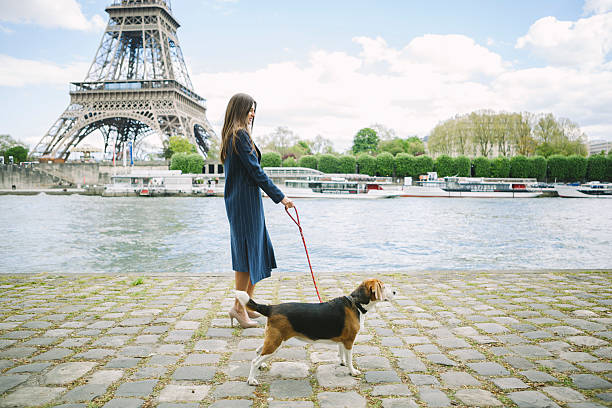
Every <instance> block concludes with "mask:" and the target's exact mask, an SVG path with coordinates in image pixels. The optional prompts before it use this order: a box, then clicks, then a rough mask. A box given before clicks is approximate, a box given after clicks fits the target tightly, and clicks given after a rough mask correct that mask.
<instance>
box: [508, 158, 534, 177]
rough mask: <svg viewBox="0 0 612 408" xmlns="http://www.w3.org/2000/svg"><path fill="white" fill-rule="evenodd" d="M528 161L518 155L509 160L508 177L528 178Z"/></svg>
mask: <svg viewBox="0 0 612 408" xmlns="http://www.w3.org/2000/svg"><path fill="white" fill-rule="evenodd" d="M529 167H530V166H529V161H528V160H527V158H526V157H525V156H522V155H518V156H514V157H512V158H511V159H510V177H515V178H527V177H529Z"/></svg>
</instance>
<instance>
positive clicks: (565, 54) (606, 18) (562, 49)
mask: <svg viewBox="0 0 612 408" xmlns="http://www.w3.org/2000/svg"><path fill="white" fill-rule="evenodd" d="M516 48H526V49H529V50H531V51H532V52H533V53H534V54H536V55H538V56H541V57H543V58H545V59H546V60H547V61H549V62H550V63H551V64H554V65H566V66H582V67H584V66H591V67H592V66H598V65H602V64H603V63H604V62H605V60H606V57H607V55H608V54H609V53H610V51H611V50H612V13H606V14H598V15H594V16H591V17H588V18H582V19H579V20H578V21H559V20H557V19H556V18H555V17H544V18H541V19H539V20H538V21H536V22H535V23H534V24H533V25H532V26H531V27H530V28H529V31H528V32H527V34H526V35H524V36H523V37H520V38H519V39H518V40H517V42H516Z"/></svg>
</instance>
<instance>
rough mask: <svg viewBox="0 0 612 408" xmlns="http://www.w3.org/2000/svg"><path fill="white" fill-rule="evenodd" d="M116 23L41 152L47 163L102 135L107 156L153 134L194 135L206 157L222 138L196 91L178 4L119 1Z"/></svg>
mask: <svg viewBox="0 0 612 408" xmlns="http://www.w3.org/2000/svg"><path fill="white" fill-rule="evenodd" d="M106 12H107V13H108V14H109V20H108V25H107V27H106V30H105V32H104V35H103V37H102V41H101V43H100V46H99V48H98V51H97V53H96V56H95V57H94V60H93V63H92V64H91V67H90V68H89V71H88V73H87V76H86V78H85V80H84V81H83V82H73V83H71V87H70V105H69V106H68V108H67V109H66V110H65V111H64V113H63V114H62V115H61V116H60V118H59V119H58V120H57V121H56V122H55V124H54V125H53V126H52V127H51V128H50V129H49V131H48V132H47V133H46V134H45V136H44V137H43V138H42V139H41V141H40V142H39V143H38V144H37V145H36V147H35V148H34V151H33V154H34V155H35V156H38V157H40V158H51V159H64V160H65V159H67V158H68V156H69V155H70V150H71V149H72V148H74V147H75V146H77V145H78V144H79V143H80V142H81V141H82V140H83V139H85V138H86V137H87V136H88V135H90V134H91V133H92V132H94V131H100V132H101V133H102V136H103V138H104V151H105V153H106V152H107V150H108V149H109V147H110V148H111V149H112V150H111V151H112V153H113V154H116V153H117V152H119V151H123V149H124V148H125V146H126V144H127V143H128V142H129V141H132V142H133V143H138V142H141V141H142V140H143V139H144V137H146V136H148V135H150V134H153V133H155V134H158V135H159V136H160V138H161V140H162V141H163V140H165V139H166V138H168V137H170V136H174V135H181V136H185V137H187V138H188V139H189V140H190V141H191V142H192V143H193V144H195V145H197V146H198V147H199V149H200V152H201V153H202V154H203V155H204V156H206V154H207V152H208V149H209V145H210V138H211V137H216V136H215V134H214V131H213V129H212V127H211V126H210V124H209V122H208V120H207V119H206V100H205V99H204V98H202V97H201V96H199V95H198V94H196V93H195V92H194V90H193V85H192V83H191V79H190V78H189V73H188V72H187V67H186V65H185V61H184V59H183V54H182V52H181V48H180V46H179V42H178V37H177V35H176V30H177V29H178V28H179V26H180V25H179V23H178V21H177V20H176V19H175V18H174V17H173V15H172V10H171V5H170V0H114V2H113V3H112V4H111V5H110V6H109V7H107V8H106Z"/></svg>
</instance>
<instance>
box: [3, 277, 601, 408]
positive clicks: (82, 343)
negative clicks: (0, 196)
mask: <svg viewBox="0 0 612 408" xmlns="http://www.w3.org/2000/svg"><path fill="white" fill-rule="evenodd" d="M367 277H378V278H379V279H381V280H383V281H385V282H386V283H387V284H390V285H392V286H393V287H394V288H395V289H396V291H397V296H396V297H395V299H394V300H393V302H391V303H381V304H379V306H378V308H377V310H375V311H371V312H369V313H368V315H367V318H366V324H365V330H363V331H362V332H361V333H360V335H359V336H358V338H357V342H356V345H355V349H354V350H355V363H356V364H355V365H356V367H357V368H358V369H360V370H361V371H362V373H363V374H362V375H361V376H360V377H355V378H354V377H351V376H349V375H348V370H347V369H346V368H345V367H340V366H338V365H337V364H336V358H337V354H336V348H335V347H331V346H325V345H304V344H303V343H300V342H298V341H294V340H292V341H289V342H288V343H287V344H286V345H285V346H284V347H282V348H281V349H280V350H279V351H278V354H277V355H276V357H275V358H274V359H273V360H272V361H271V364H269V366H268V367H267V368H266V369H264V370H262V372H261V373H260V374H259V376H258V379H259V380H260V382H261V383H262V384H261V385H259V386H257V387H251V386H248V385H247V384H246V376H247V374H248V368H249V362H250V360H251V359H252V358H253V357H254V354H255V351H254V350H255V348H256V347H257V346H258V345H259V344H260V343H261V341H262V335H263V328H254V329H247V330H242V329H238V328H231V327H229V323H230V321H229V318H228V316H227V310H228V309H229V307H230V305H231V303H232V301H233V297H232V296H233V290H232V285H233V278H232V277H231V276H229V275H228V276H195V277H194V276H189V277H183V276H176V275H173V276H155V275H154V276H143V277H140V276H133V275H122V276H118V275H64V276H59V275H56V276H54V275H44V276H7V275H2V276H0V304H1V306H2V308H1V310H0V407H26V406H41V407H55V406H58V407H87V408H94V407H105V408H111V407H118V408H131V407H160V408H171V407H172V408H178V407H184V408H191V407H206V406H210V407H265V406H269V407H277V408H280V407H292V408H294V407H296V408H300V407H334V408H336V407H351V408H359V407H394V408H397V407H446V406H451V405H452V406H469V407H484V406H491V407H496V406H505V407H521V408H522V407H572V408H587V407H601V406H612V362H611V361H612V347H611V343H610V342H611V339H612V331H611V330H610V328H611V326H612V313H611V312H612V284H611V283H612V273H610V271H596V272H582V271H574V272H571V271H570V272H567V271H566V272H562V271H559V272H556V271H546V272H528V271H524V272H467V271H461V272H427V273H416V272H407V273H401V274H400V273H397V274H388V273H382V274H372V275H370V276H365V275H361V274H351V273H346V274H334V275H331V274H319V287H320V288H321V292H322V296H323V298H324V299H331V298H332V297H336V296H340V295H343V294H348V293H350V292H351V291H352V290H353V289H354V287H356V286H357V285H358V284H359V283H360V282H361V280H362V279H364V278H367ZM255 299H256V300H257V301H259V302H262V303H277V302H280V301H283V302H286V301H310V302H312V301H316V294H315V292H314V289H313V286H312V282H311V281H310V276H309V275H307V274H304V275H295V274H287V275H283V274H282V273H279V274H275V275H274V276H273V277H272V278H270V279H266V280H265V281H262V282H261V284H259V285H258V287H257V291H256V294H255ZM260 320H261V323H264V322H265V319H264V318H261V319H260Z"/></svg>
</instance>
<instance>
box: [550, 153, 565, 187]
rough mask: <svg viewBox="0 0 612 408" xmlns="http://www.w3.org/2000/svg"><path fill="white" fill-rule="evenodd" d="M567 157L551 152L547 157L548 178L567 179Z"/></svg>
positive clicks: (554, 179) (553, 179)
mask: <svg viewBox="0 0 612 408" xmlns="http://www.w3.org/2000/svg"><path fill="white" fill-rule="evenodd" d="M567 167H568V166H567V157H566V156H563V155H560V154H553V155H552V156H550V157H549V158H548V170H547V173H548V180H550V181H555V182H561V181H566V180H567V176H568V174H567Z"/></svg>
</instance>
